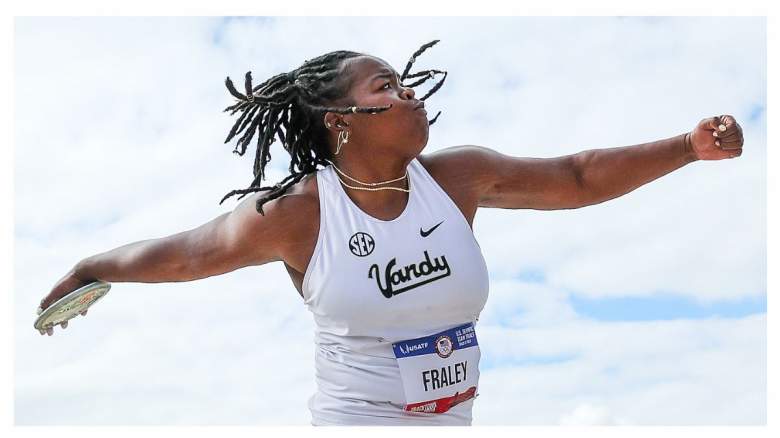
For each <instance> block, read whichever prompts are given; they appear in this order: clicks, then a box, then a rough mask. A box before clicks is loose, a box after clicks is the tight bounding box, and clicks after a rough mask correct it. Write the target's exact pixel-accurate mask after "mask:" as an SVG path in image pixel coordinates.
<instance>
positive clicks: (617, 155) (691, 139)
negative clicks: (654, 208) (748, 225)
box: [430, 116, 743, 210]
mask: <svg viewBox="0 0 780 438" xmlns="http://www.w3.org/2000/svg"><path fill="white" fill-rule="evenodd" d="M721 125H722V126H723V127H724V128H725V129H724V128H720V126H721ZM721 129H724V130H721ZM713 133H715V134H717V135H713ZM742 144H743V138H742V128H741V127H740V126H739V124H738V123H737V122H736V120H735V119H734V117H732V116H720V117H710V118H706V119H704V120H702V121H701V122H699V124H698V125H697V126H696V127H695V128H694V129H693V131H691V132H688V133H685V134H680V135H677V136H674V137H670V138H666V139H663V140H658V141H654V142H650V143H643V144H638V145H633V146H624V147H616V148H607V149H590V150H585V151H582V152H578V153H576V154H571V155H565V156H561V157H554V158H527V157H513V156H509V155H505V154H502V153H500V152H497V151H495V150H493V149H490V148H487V147H483V146H474V145H467V146H456V147H451V148H446V149H443V150H441V151H437V152H435V153H433V154H431V156H430V158H431V161H432V162H437V163H441V166H442V168H444V169H452V171H453V172H458V179H459V180H460V181H464V184H468V186H469V187H470V190H473V197H474V198H475V199H477V202H478V206H479V207H488V208H510V209H520V208H530V209H535V210H560V209H573V208H580V207H585V206H588V205H593V204H598V203H601V202H604V201H606V200H609V199H613V198H616V197H618V196H621V195H624V194H626V193H628V192H630V191H632V190H634V189H636V188H637V187H639V186H641V185H644V184H647V183H648V182H650V181H653V180H655V179H657V178H659V177H661V176H663V175H666V174H667V173H669V172H671V171H673V170H675V169H678V168H680V167H682V166H684V165H686V164H688V163H690V162H693V161H696V160H720V159H723V158H733V157H738V156H740V155H741V154H742Z"/></svg>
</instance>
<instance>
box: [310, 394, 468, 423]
mask: <svg viewBox="0 0 780 438" xmlns="http://www.w3.org/2000/svg"><path fill="white" fill-rule="evenodd" d="M474 400H475V399H473V398H472V399H469V400H466V401H464V402H462V403H460V404H457V405H455V406H453V407H452V408H451V409H450V410H449V411H447V412H444V413H441V414H431V413H422V412H406V411H404V407H403V405H399V404H395V403H391V402H371V401H365V400H357V399H337V398H335V397H332V396H329V395H328V394H326V393H323V392H321V391H317V392H315V393H314V395H312V396H311V397H310V398H309V403H308V404H309V410H310V411H311V415H312V420H311V425H312V426H471V409H472V406H473V405H474ZM315 406H316V408H315Z"/></svg>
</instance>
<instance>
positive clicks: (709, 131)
mask: <svg viewBox="0 0 780 438" xmlns="http://www.w3.org/2000/svg"><path fill="white" fill-rule="evenodd" d="M687 137H688V139H687V141H688V142H689V147H690V148H691V150H692V151H693V153H694V154H695V155H696V158H697V159H699V160H722V159H724V158H735V157H738V156H740V155H742V144H743V143H744V139H743V137H742V127H741V126H739V123H737V121H736V119H734V117H733V116H729V115H724V116H715V117H708V118H706V119H703V120H702V121H701V122H699V124H698V126H696V128H694V129H693V131H691V132H690V133H689V134H688V136H687Z"/></svg>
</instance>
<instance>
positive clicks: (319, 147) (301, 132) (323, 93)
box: [219, 40, 447, 215]
mask: <svg viewBox="0 0 780 438" xmlns="http://www.w3.org/2000/svg"><path fill="white" fill-rule="evenodd" d="M438 42H439V40H433V41H431V42H429V43H427V44H424V45H423V46H421V47H420V48H419V49H417V51H416V52H414V54H413V55H412V57H411V58H409V62H408V63H407V64H406V68H405V69H404V71H403V74H402V75H401V80H402V81H403V80H404V79H406V78H416V77H422V79H419V80H417V81H415V82H413V83H410V84H408V85H405V86H407V87H416V86H418V85H421V84H423V83H424V82H425V81H427V80H428V79H430V78H433V77H434V75H435V74H437V73H442V74H444V77H443V78H442V79H441V80H440V81H439V82H437V83H436V85H435V86H434V87H433V88H431V90H430V91H428V93H426V94H425V96H423V97H421V98H420V100H425V99H427V98H428V97H429V96H431V95H432V94H433V93H435V92H436V91H437V90H438V89H439V88H440V87H441V86H442V84H443V83H444V80H445V79H446V78H447V72H446V71H441V70H433V69H431V70H424V71H420V72H417V73H412V74H409V69H410V68H411V67H412V64H414V61H415V59H416V58H417V57H418V56H419V55H421V54H422V53H423V52H424V51H425V50H426V49H428V48H429V47H431V46H433V45H435V44H436V43H438ZM357 56H364V54H362V53H358V52H352V51H348V50H338V51H334V52H330V53H326V54H324V55H321V56H318V57H316V58H314V59H310V60H306V61H305V62H304V63H303V65H301V66H300V67H298V68H297V69H295V70H293V71H291V72H289V73H282V74H279V75H276V76H273V77H272V78H270V79H268V80H267V81H265V82H263V83H262V84H260V85H258V86H256V87H254V88H253V87H252V72H247V73H246V77H245V80H244V88H245V91H246V94H242V93H240V92H239V91H238V90H236V87H235V86H234V85H233V82H232V81H231V80H230V77H227V78H226V79H225V85H226V86H227V89H228V91H229V92H230V94H231V95H233V97H235V98H236V101H237V102H236V103H235V104H234V105H231V106H229V107H227V108H225V109H224V110H223V112H227V111H230V115H233V114H235V113H236V112H239V111H240V112H241V116H240V117H239V118H238V120H236V122H235V124H234V125H233V127H232V128H231V129H230V132H229V133H228V136H227V138H226V139H225V143H227V142H229V141H230V140H231V139H232V138H233V137H235V136H237V135H239V134H241V133H242V131H244V130H245V128H246V130H245V132H244V133H243V135H241V137H240V138H239V139H238V142H237V143H236V148H235V149H234V150H233V153H235V154H238V155H239V156H243V155H244V153H245V152H246V148H247V145H249V142H250V141H252V137H253V136H254V134H255V131H257V134H258V137H257V151H256V154H255V164H254V179H253V180H252V182H251V183H250V184H249V187H248V188H246V189H241V190H233V191H231V192H230V193H228V194H227V195H225V197H224V198H222V200H221V201H219V203H220V205H221V204H222V202H224V201H225V200H226V199H227V198H229V197H231V196H233V195H237V194H240V195H241V196H240V197H239V198H238V199H241V198H243V197H244V196H246V195H247V194H249V193H253V192H258V191H261V190H271V191H270V192H269V193H268V194H267V195H266V196H264V197H263V198H260V199H258V200H257V204H256V206H255V208H256V209H257V211H258V212H259V213H260V214H262V215H265V213H264V212H263V204H265V203H266V202H269V201H271V200H273V199H276V198H278V197H280V196H282V194H283V193H284V192H285V191H286V190H287V189H288V188H289V187H291V186H292V185H294V184H295V183H297V182H298V181H300V180H301V179H302V178H303V177H304V176H305V175H306V174H308V173H311V172H314V171H315V170H316V166H317V164H321V165H323V166H328V165H330V164H329V163H328V161H327V160H333V156H332V153H331V152H330V150H329V149H328V147H327V145H328V141H327V138H328V131H327V129H326V128H325V126H324V122H323V119H324V116H325V113H326V112H333V113H337V114H347V113H350V112H352V113H370V114H377V113H379V112H382V111H386V110H388V109H390V106H391V105H388V106H384V107H358V106H347V107H331V106H329V105H330V104H332V103H333V102H337V101H340V100H344V99H347V95H348V92H349V88H350V85H351V83H350V81H349V78H348V76H349V75H345V74H342V65H343V64H342V61H344V60H345V59H349V58H354V57H357ZM352 105H354V103H352ZM440 114H441V111H439V112H438V114H436V117H434V118H433V119H432V120H429V121H428V125H429V126H430V125H432V124H433V123H435V122H436V119H438V118H439V115H440ZM247 126H248V128H247ZM281 128H284V132H282V129H281ZM276 136H278V138H279V140H281V141H282V145H283V147H284V149H285V150H286V151H287V152H288V153H289V154H290V156H291V157H292V160H291V162H290V167H289V169H290V175H289V176H288V177H286V178H284V179H283V180H282V181H281V182H279V183H277V184H276V185H274V186H269V187H261V186H260V182H261V181H262V180H264V179H265V173H264V170H265V165H266V163H268V161H270V160H271V153H270V147H271V144H273V142H274V141H276ZM285 183H286V185H283V184H285Z"/></svg>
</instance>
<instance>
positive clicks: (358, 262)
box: [302, 158, 488, 425]
mask: <svg viewBox="0 0 780 438" xmlns="http://www.w3.org/2000/svg"><path fill="white" fill-rule="evenodd" d="M407 169H408V172H409V189H410V192H409V198H408V201H407V205H406V207H405V209H404V211H403V212H402V213H401V215H400V216H398V217H397V218H395V219H393V220H389V221H386V220H381V219H377V218H375V217H373V216H370V215H369V214H367V213H365V212H364V211H362V210H361V209H360V208H359V207H358V206H357V205H356V204H355V203H354V202H353V201H352V200H351V199H350V198H349V197H348V196H347V193H346V192H345V190H344V187H343V186H342V185H341V183H340V182H339V180H338V177H337V175H336V171H335V170H334V169H333V166H327V167H325V168H323V169H319V170H318V171H317V174H316V178H317V186H318V191H319V202H320V228H319V235H318V237H317V243H316V246H315V248H314V253H313V255H312V258H311V261H310V262H309V266H308V267H307V269H306V273H305V274H304V278H303V285H302V292H303V298H304V304H305V305H306V306H307V308H308V309H309V311H311V312H312V314H313V315H314V322H315V326H316V329H315V336H314V343H315V369H316V375H315V377H316V382H317V391H316V392H315V394H314V395H313V396H312V397H311V398H309V402H308V405H309V410H310V411H311V414H312V424H313V425H330V424H332V425H426V424H430V425H470V424H471V409H472V405H473V401H474V399H473V398H472V399H469V400H467V401H465V402H462V403H460V404H457V405H455V406H453V407H452V408H450V410H449V411H447V412H444V413H440V414H435V413H417V412H408V411H404V406H405V401H406V400H405V396H404V388H403V386H402V383H401V375H400V371H399V366H398V362H397V360H396V357H395V355H394V353H393V348H392V343H393V342H398V341H401V340H408V339H412V338H419V337H423V336H427V335H430V334H433V333H437V332H440V331H443V330H446V329H449V328H451V327H454V326H456V325H459V324H464V323H468V322H472V323H474V324H476V322H477V319H478V317H479V314H480V312H481V311H482V308H483V307H484V305H485V302H486V301H487V296H488V271H487V266H486V264H485V259H484V258H483V257H482V252H481V248H480V246H479V243H478V242H477V241H476V239H475V238H474V234H473V232H472V230H471V228H470V227H469V224H468V222H467V221H466V218H465V217H464V216H463V213H461V211H460V210H459V209H458V207H457V206H456V205H455V203H454V202H453V201H452V199H450V197H449V196H448V195H447V194H446V193H445V192H444V190H443V189H442V188H441V187H440V186H439V185H438V183H436V181H435V180H434V179H433V177H431V175H430V174H429V173H428V172H427V171H426V170H425V168H424V167H423V166H422V164H420V162H419V161H418V160H417V158H415V159H413V160H412V161H411V162H410V164H409V166H408V167H407ZM342 178H343V177H342ZM345 182H347V184H350V183H349V181H348V180H347V181H345ZM350 185H351V184H350ZM477 336H478V334H477ZM473 372H475V373H478V372H479V371H478V370H473ZM477 376H478V374H477Z"/></svg>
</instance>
